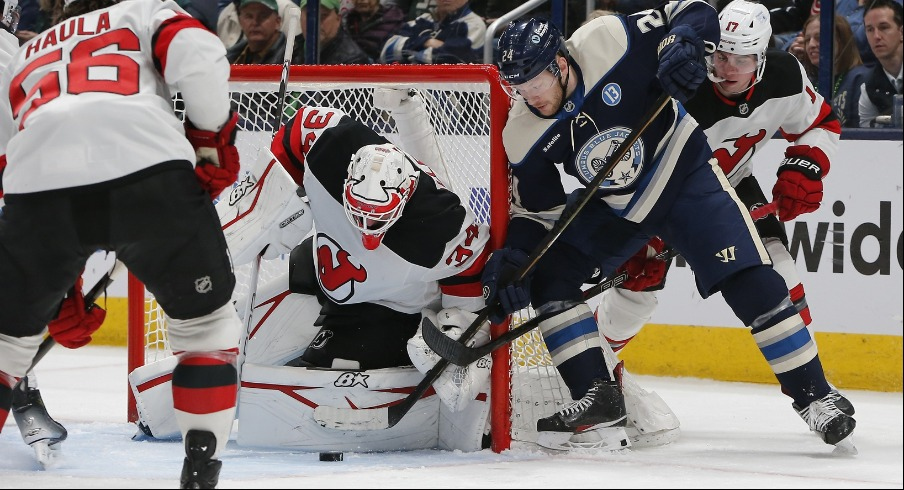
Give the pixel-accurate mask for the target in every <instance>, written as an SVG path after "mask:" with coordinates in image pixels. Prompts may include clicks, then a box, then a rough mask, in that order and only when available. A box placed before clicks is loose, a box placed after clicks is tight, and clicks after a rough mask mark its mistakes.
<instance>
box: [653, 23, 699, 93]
mask: <svg viewBox="0 0 904 490" xmlns="http://www.w3.org/2000/svg"><path fill="white" fill-rule="evenodd" d="M658 52H659V70H658V71H657V73H656V76H657V77H658V78H659V83H661V84H662V88H663V89H664V90H665V91H666V92H667V93H668V94H669V95H671V96H672V97H673V98H675V99H677V100H678V102H681V103H682V104H683V103H685V102H687V100H688V99H690V98H691V97H692V96H693V95H694V92H696V91H697V87H698V86H700V84H701V83H703V80H705V79H706V66H705V65H704V62H703V54H704V52H705V48H704V45H703V40H702V39H700V37H699V36H697V33H696V32H694V30H693V29H692V28H691V27H688V26H685V25H679V26H676V27H675V28H674V29H672V30H671V31H669V33H668V34H667V35H666V36H665V38H663V40H662V41H661V42H660V43H659V50H658Z"/></svg>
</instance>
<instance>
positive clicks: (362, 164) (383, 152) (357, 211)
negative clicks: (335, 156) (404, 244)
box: [342, 143, 418, 250]
mask: <svg viewBox="0 0 904 490" xmlns="http://www.w3.org/2000/svg"><path fill="white" fill-rule="evenodd" d="M417 179H418V173H417V170H415V167H414V165H412V162H411V160H409V157H408V156H407V155H406V154H405V153H404V152H402V151H401V150H400V149H398V148H397V147H396V146H394V145H392V144H388V143H386V144H382V145H367V146H364V147H362V148H361V149H359V150H358V151H357V152H355V154H354V155H352V160H351V163H349V166H348V178H347V179H346V180H345V186H344V189H343V192H342V204H343V206H344V207H345V214H346V216H348V220H349V221H350V222H351V224H352V225H353V226H354V227H355V228H357V229H358V231H360V232H361V240H362V242H363V243H364V247H365V248H366V249H368V250H374V249H376V248H377V247H378V246H380V242H381V241H382V239H383V235H384V234H385V233H386V230H388V229H389V227H390V226H392V225H393V223H395V222H396V221H398V219H399V217H400V216H402V210H403V209H404V208H405V204H406V203H407V202H408V200H409V199H411V195H412V194H414V189H415V188H416V187H417Z"/></svg>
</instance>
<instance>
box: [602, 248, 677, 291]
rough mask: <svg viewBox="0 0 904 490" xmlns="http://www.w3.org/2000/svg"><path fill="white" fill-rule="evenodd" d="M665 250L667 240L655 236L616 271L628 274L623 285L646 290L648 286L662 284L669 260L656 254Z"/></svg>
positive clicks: (632, 289)
mask: <svg viewBox="0 0 904 490" xmlns="http://www.w3.org/2000/svg"><path fill="white" fill-rule="evenodd" d="M663 250H665V242H663V241H662V239H661V238H659V237H653V238H652V239H651V240H650V241H649V242H648V243H647V244H646V245H644V246H643V248H641V249H640V250H639V251H638V252H637V253H636V254H634V256H632V257H631V258H630V259H628V260H627V261H626V262H625V263H624V264H622V265H621V267H619V268H618V270H616V271H615V274H616V275H619V274H621V273H622V272H624V273H627V274H628V278H627V279H626V280H625V281H624V282H623V283H621V287H622V288H624V289H629V290H631V291H644V290H646V289H647V288H650V287H654V286H659V285H661V284H662V283H663V282H664V281H665V271H666V269H667V267H666V266H667V265H668V261H667V260H662V259H659V258H656V255H657V254H659V253H660V252H662V251H663Z"/></svg>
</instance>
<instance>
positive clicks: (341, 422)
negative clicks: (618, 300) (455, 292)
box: [313, 93, 672, 430]
mask: <svg viewBox="0 0 904 490" xmlns="http://www.w3.org/2000/svg"><path fill="white" fill-rule="evenodd" d="M671 101H672V99H671V98H670V97H669V96H668V95H667V94H665V93H663V94H662V95H660V96H659V98H658V99H656V101H655V102H654V103H653V105H652V106H651V107H650V109H649V110H648V111H647V113H646V114H644V115H643V117H642V118H641V119H640V123H639V127H638V128H637V129H635V130H633V131H631V133H630V134H629V135H628V138H626V139H625V141H624V142H623V143H622V144H621V145H620V146H619V148H618V150H617V151H616V152H615V153H614V154H613V155H611V158H610V159H609V160H608V161H607V162H606V164H605V165H604V166H603V167H602V168H601V169H600V171H599V173H598V174H597V175H596V176H594V178H593V180H592V181H590V183H588V184H587V186H586V187H585V188H584V189H583V192H582V194H581V198H580V199H579V200H577V201H575V203H574V204H573V206H571V207H570V208H567V209H566V210H565V211H564V212H563V213H562V216H561V217H560V218H559V220H558V221H556V223H555V225H554V226H553V227H552V229H551V230H550V231H549V233H547V234H546V236H545V237H544V238H543V240H542V241H541V242H540V244H539V245H537V247H536V248H535V249H534V251H533V252H531V254H530V256H529V257H528V260H527V263H525V264H524V266H522V267H521V269H520V270H519V271H518V273H517V275H516V276H515V281H520V280H521V279H524V277H526V276H527V274H528V273H529V272H530V271H531V270H532V269H533V268H534V266H535V265H536V264H537V262H539V261H540V258H541V257H542V256H543V255H544V254H545V253H546V251H547V250H549V248H550V247H552V245H553V243H554V242H555V241H556V240H557V239H558V238H559V236H560V235H561V234H562V233H563V232H564V231H565V229H566V228H567V227H568V225H569V224H571V222H572V221H574V218H575V217H576V216H577V214H578V213H579V212H580V211H581V210H582V209H583V208H584V206H585V205H586V204H587V203H588V202H590V199H592V198H593V196H594V194H595V193H596V190H597V188H599V186H600V184H602V182H603V180H604V179H605V178H606V176H607V175H608V174H609V173H610V172H612V170H613V169H614V168H615V166H616V164H618V162H619V161H620V160H621V159H622V158H623V157H624V156H625V155H626V154H627V153H628V151H629V150H630V149H631V148H633V147H634V144H635V143H636V142H637V140H638V139H639V138H640V135H641V134H643V132H644V131H646V129H647V128H648V127H649V126H650V124H652V123H653V121H654V120H655V119H656V117H657V116H659V114H660V113H661V112H662V110H663V109H665V107H666V105H667V104H669V103H671ZM489 313H490V307H489V306H487V307H484V308H482V309H481V310H480V311H479V312H478V314H477V318H476V319H475V320H474V321H473V322H471V325H470V326H469V327H468V328H467V330H465V331H464V333H462V335H461V337H460V338H459V340H458V342H459V343H461V344H465V343H467V342H468V341H469V340H471V338H472V337H474V335H475V334H476V333H477V331H478V330H480V326H481V325H482V324H483V322H485V321H486V320H487V318H488V316H489ZM449 364H451V363H450V362H449V360H448V359H440V360H439V361H438V362H437V363H436V365H434V366H433V367H432V368H431V369H430V370H429V371H427V374H425V375H424V379H422V380H421V382H420V383H418V385H417V386H416V387H415V388H414V390H413V391H412V392H411V393H409V394H408V396H406V397H405V399H403V400H402V401H400V402H399V403H397V404H394V405H389V406H380V407H371V408H352V407H349V408H345V407H330V406H326V405H318V406H317V407H316V408H314V414H313V416H314V420H316V421H317V423H319V424H320V425H321V426H323V427H327V428H331V429H338V430H382V429H388V428H391V427H393V426H395V425H396V424H397V423H399V421H400V420H402V418H403V417H404V416H405V414H407V413H408V412H409V411H410V410H411V408H412V407H414V404H415V403H417V401H418V400H420V399H421V397H423V396H424V395H425V394H426V393H427V391H428V390H429V389H430V388H431V387H432V385H433V382H434V381H436V380H437V379H439V377H440V375H441V374H442V372H443V371H444V370H445V369H446V367H448V366H449Z"/></svg>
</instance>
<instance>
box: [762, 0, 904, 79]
mask: <svg viewBox="0 0 904 490" xmlns="http://www.w3.org/2000/svg"><path fill="white" fill-rule="evenodd" d="M869 1H870V0H836V1H835V15H840V16H842V17H844V18H845V19H847V21H848V24H850V26H851V31H852V32H853V33H854V39H855V40H856V41H857V48H858V50H859V51H860V59H861V60H862V61H863V64H865V65H872V64H873V63H875V62H876V58H875V56H873V52H872V51H870V48H869V43H868V42H867V41H866V31H864V29H863V11H864V5H865V4H867V3H869ZM895 1H897V2H898V4H900V0H895ZM819 7H820V0H794V1H793V2H792V3H791V4H790V5H789V6H787V7H785V8H773V9H771V10H770V11H769V14H770V20H771V23H772V32H773V33H775V44H776V46H778V47H779V48H780V49H785V50H788V49H789V46H790V44H791V43H792V42H793V41H794V39H795V38H796V37H797V36H798V35H799V33H800V31H801V30H803V23H804V22H805V21H806V20H807V18H808V17H810V16H811V15H818V14H819V11H820V8H819Z"/></svg>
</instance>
